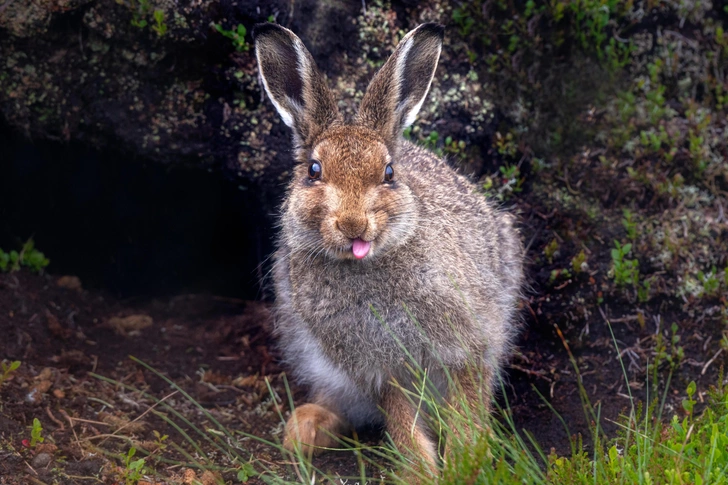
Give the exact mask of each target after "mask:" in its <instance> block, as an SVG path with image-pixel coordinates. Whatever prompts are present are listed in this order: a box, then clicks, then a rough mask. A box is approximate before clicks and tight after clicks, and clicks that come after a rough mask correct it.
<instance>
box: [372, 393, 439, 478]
mask: <svg viewBox="0 0 728 485" xmlns="http://www.w3.org/2000/svg"><path fill="white" fill-rule="evenodd" d="M380 406H381V407H382V410H383V411H384V415H385V419H386V424H387V432H388V433H389V436H390V438H391V439H392V442H393V443H394V446H395V447H396V448H397V450H398V451H399V452H400V453H402V454H403V455H404V456H405V458H408V459H409V460H411V461H412V463H413V466H412V468H411V469H408V470H402V471H401V472H400V473H402V474H404V475H405V477H406V478H407V479H408V482H409V483H419V479H418V477H419V476H423V475H424V476H427V475H430V476H436V475H437V445H436V443H435V441H434V440H433V439H432V437H430V436H429V434H428V432H429V429H428V427H427V426H426V424H425V422H424V420H423V418H422V416H418V412H417V407H416V406H415V404H414V403H412V401H410V400H409V399H408V398H407V396H406V395H405V391H404V390H403V389H402V388H400V387H399V386H398V385H397V384H389V385H388V386H387V389H386V390H385V391H384V393H383V395H382V399H381V401H380ZM420 411H421V412H422V411H423V410H420ZM400 478H404V477H402V476H400Z"/></svg>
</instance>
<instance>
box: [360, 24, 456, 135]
mask: <svg viewBox="0 0 728 485" xmlns="http://www.w3.org/2000/svg"><path fill="white" fill-rule="evenodd" d="M444 31H445V27H443V26H442V25H438V24H434V23H428V24H422V25H420V26H418V27H417V28H416V29H414V30H413V31H411V32H409V33H408V34H407V35H405V36H404V38H402V40H401V41H400V43H399V45H397V48H396V49H395V51H394V53H393V54H392V55H391V57H390V58H389V59H388V60H387V62H386V63H385V64H384V66H382V68H381V69H380V70H379V72H377V73H376V74H375V75H374V79H372V82H371V83H369V87H368V88H367V91H366V93H364V97H363V98H362V101H361V107H360V108H359V115H358V122H359V123H361V124H362V125H364V126H367V127H369V128H371V129H373V130H375V131H377V132H378V133H379V134H380V135H381V136H383V137H384V139H385V140H387V142H388V143H392V144H393V143H395V142H396V140H397V139H398V138H399V137H400V135H401V134H402V131H403V130H404V129H405V128H407V127H408V126H409V125H411V124H412V123H413V122H414V121H415V117H416V116H417V113H418V112H419V111H420V108H421V107H422V103H423V102H424V101H425V96H427V92H428V91H429V90H430V84H431V83H432V78H433V76H434V75H435V69H436V68H437V61H438V59H439V58H440V51H441V50H442V38H443V36H444Z"/></svg>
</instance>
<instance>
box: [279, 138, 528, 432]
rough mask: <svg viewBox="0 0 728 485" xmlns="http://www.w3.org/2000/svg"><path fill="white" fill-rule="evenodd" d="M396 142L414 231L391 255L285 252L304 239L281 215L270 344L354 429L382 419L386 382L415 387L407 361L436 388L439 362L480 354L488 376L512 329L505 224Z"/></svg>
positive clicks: (436, 164) (450, 174) (511, 240)
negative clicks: (274, 340)
mask: <svg viewBox="0 0 728 485" xmlns="http://www.w3.org/2000/svg"><path fill="white" fill-rule="evenodd" d="M400 143H401V147H400V150H401V158H400V161H399V163H398V164H397V168H398V172H397V174H398V176H399V177H400V180H402V183H404V184H407V185H408V186H409V187H410V188H411V189H412V192H413V193H414V195H415V198H414V204H413V208H412V210H413V211H415V212H416V213H417V222H416V223H415V225H416V228H415V230H414V232H413V233H412V234H411V236H410V237H409V238H408V239H406V240H402V241H401V246H400V247H398V248H396V249H394V250H392V251H391V252H390V253H389V254H387V256H385V257H380V258H377V259H375V260H371V261H367V260H364V261H355V260H344V261H332V260H330V259H328V258H327V256H326V255H324V254H319V255H317V256H315V257H314V256H312V255H311V252H310V251H295V252H292V251H291V248H292V247H296V246H297V243H296V239H297V237H298V236H299V235H298V234H297V231H296V229H295V228H294V229H293V230H292V226H293V224H292V223H291V222H290V221H289V218H290V217H291V214H288V213H287V204H284V205H283V208H282V225H281V227H282V230H281V234H280V238H279V242H278V250H277V251H276V253H275V267H274V281H275V290H276V306H275V314H276V335H277V336H278V339H279V342H280V345H281V348H282V350H283V355H284V358H285V361H286V363H287V364H288V366H289V367H290V368H292V369H293V370H294V374H295V376H296V378H297V379H298V380H299V382H301V383H303V384H306V385H308V386H310V388H311V393H312V394H313V395H316V396H320V395H324V396H326V399H327V400H329V401H330V402H331V403H332V404H333V405H335V406H337V408H338V409H339V410H340V412H342V413H343V414H344V415H345V416H346V417H347V418H348V419H349V421H350V422H351V423H352V425H354V426H361V425H364V424H366V423H368V422H377V421H379V420H380V419H381V417H380V416H379V413H378V411H377V404H376V403H377V395H378V393H379V392H380V391H381V387H382V384H383V383H385V382H386V381H387V380H388V379H390V378H392V377H394V378H395V379H397V380H398V382H409V381H411V379H412V378H411V376H410V375H409V372H408V371H407V367H406V365H405V364H408V363H410V359H411V358H414V359H415V360H416V361H417V364H418V365H419V366H420V368H422V369H425V368H427V369H430V371H431V372H432V373H431V374H430V378H431V379H433V381H435V382H438V383H440V385H441V386H442V385H444V382H445V379H444V377H443V376H441V375H439V374H440V373H441V372H442V369H441V366H442V365H445V366H446V367H448V368H451V369H457V368H461V367H463V366H464V365H465V364H467V363H468V362H469V360H472V358H473V356H475V355H482V356H484V363H485V365H486V366H487V367H488V369H487V370H490V371H491V373H492V374H493V375H495V374H497V373H498V371H499V369H500V366H501V364H502V363H503V361H504V360H505V358H506V357H507V356H508V354H509V351H510V349H511V344H512V340H513V337H514V336H515V335H516V332H517V318H516V309H517V304H518V302H517V300H518V298H519V295H520V287H521V280H522V267H521V261H522V247H521V242H520V239H519V237H518V234H517V232H516V230H515V229H514V227H513V218H512V216H510V215H509V214H507V213H504V212H500V211H498V210H496V209H495V208H494V207H493V205H492V204H490V203H489V202H488V201H487V200H486V199H485V198H484V197H483V196H482V195H481V194H479V193H478V189H477V187H476V186H475V185H474V184H473V183H471V182H470V181H469V180H467V179H466V178H465V177H463V176H462V175H460V174H457V173H456V172H455V171H454V170H453V169H452V168H451V167H450V166H449V165H448V164H447V163H446V162H445V161H443V160H441V159H438V158H437V157H435V156H434V155H433V154H432V153H431V152H429V151H427V150H425V149H423V148H420V147H417V146H415V145H413V144H412V143H410V142H408V141H406V140H404V139H402V140H401V142H400ZM372 308H373V309H374V310H376V313H375V311H372ZM383 322H384V323H386V325H385V324H384V323H383ZM433 344H434V349H433ZM402 346H405V347H406V349H407V352H408V353H409V356H408V355H407V353H406V352H405V351H404V350H403V348H402ZM433 350H434V351H435V352H437V354H438V355H433ZM440 391H441V392H442V393H443V395H444V392H445V390H444V389H440Z"/></svg>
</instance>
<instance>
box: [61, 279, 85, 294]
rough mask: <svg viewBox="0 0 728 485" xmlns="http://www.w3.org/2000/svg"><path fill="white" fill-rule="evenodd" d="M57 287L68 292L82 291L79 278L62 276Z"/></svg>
mask: <svg viewBox="0 0 728 485" xmlns="http://www.w3.org/2000/svg"><path fill="white" fill-rule="evenodd" d="M56 285H57V286H58V287H59V288H65V289H67V290H77V291H81V289H82V288H81V280H80V279H79V277H78V276H61V277H60V278H58V280H57V281H56Z"/></svg>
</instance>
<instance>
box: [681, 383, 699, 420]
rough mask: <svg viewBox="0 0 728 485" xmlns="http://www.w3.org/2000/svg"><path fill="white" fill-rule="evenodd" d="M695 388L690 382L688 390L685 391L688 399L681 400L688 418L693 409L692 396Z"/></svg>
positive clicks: (693, 400) (693, 401)
mask: <svg viewBox="0 0 728 485" xmlns="http://www.w3.org/2000/svg"><path fill="white" fill-rule="evenodd" d="M695 387H696V386H695V381H690V384H688V388H687V389H686V392H687V394H688V398H687V399H683V401H682V407H683V409H684V410H685V412H686V413H688V416H690V417H692V415H693V408H694V407H695V399H693V396H694V395H695Z"/></svg>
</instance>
